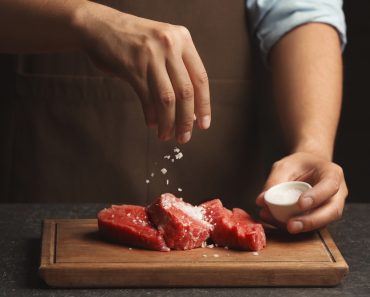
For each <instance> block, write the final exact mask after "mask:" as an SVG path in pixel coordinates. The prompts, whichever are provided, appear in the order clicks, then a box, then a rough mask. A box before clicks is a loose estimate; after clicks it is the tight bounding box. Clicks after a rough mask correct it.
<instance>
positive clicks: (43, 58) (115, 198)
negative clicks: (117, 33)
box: [3, 0, 262, 207]
mask: <svg viewBox="0 0 370 297" xmlns="http://www.w3.org/2000/svg"><path fill="white" fill-rule="evenodd" d="M102 3H104V4H106V5H108V6H111V7H114V8H116V9H118V10H121V11H124V12H127V13H131V14H134V15H137V16H141V17H144V18H149V19H154V20H158V21H163V22H169V23H172V24H179V25H184V26H186V27H187V28H188V29H189V30H190V32H191V34H192V37H193V40H194V43H195V46H196V47H197V49H198V51H199V54H200V56H201V58H202V60H203V62H204V64H205V67H206V69H207V72H208V75H209V78H210V87H211V99H212V116H213V118H212V127H211V129H210V130H208V131H199V130H196V131H195V132H194V135H193V138H192V140H191V142H190V143H188V144H186V145H183V146H180V149H181V151H182V153H183V155H184V157H183V158H182V159H180V160H176V161H175V162H171V160H167V159H164V158H163V156H164V155H167V154H171V156H173V154H174V152H173V148H174V147H175V146H176V143H175V142H169V143H161V142H159V140H158V139H157V137H156V133H155V131H153V130H150V129H147V128H146V126H145V124H144V117H143V115H142V110H141V106H140V102H139V99H138V98H137V96H136V94H135V93H134V92H133V90H132V89H131V87H130V86H129V85H128V84H127V83H126V82H123V81H122V80H120V79H117V78H112V77H108V76H106V75H104V74H102V73H101V72H100V71H98V70H97V69H96V68H95V67H94V66H93V65H92V64H91V62H90V61H89V60H88V58H87V57H86V56H85V55H84V54H83V53H54V54H42V55H23V56H21V57H19V59H18V65H17V69H18V73H17V78H16V96H15V101H14V104H13V114H14V117H13V126H14V133H13V136H12V145H11V147H12V149H11V156H10V155H9V158H11V160H12V161H11V162H10V163H11V166H10V170H9V177H7V178H8V180H9V191H8V197H7V198H3V200H8V201H12V202H115V203H138V204H145V203H147V202H148V201H151V200H152V199H153V198H155V196H156V195H158V194H159V193H161V192H173V193H175V194H177V195H180V196H182V197H184V198H185V199H187V200H189V201H192V202H194V203H198V202H200V201H204V200H206V199H209V198H213V197H220V198H222V199H223V200H224V201H225V202H226V205H229V206H239V207H248V206H250V205H254V199H255V196H256V194H257V192H258V190H259V189H260V187H261V181H262V168H261V161H260V156H259V152H260V147H259V141H258V129H257V128H258V127H257V123H258V121H257V116H256V113H255V112H254V104H255V103H254V102H253V101H252V100H251V96H250V94H251V72H250V67H249V66H250V49H249V39H248V31H247V22H246V9H245V0H233V1H230V0H220V1H214V0H155V1H153V0H117V1H113V0H112V1H104V2H102ZM172 158H173V157H172ZM162 168H166V169H167V170H168V172H167V173H166V174H165V175H163V174H162V173H161V172H160V169H162ZM151 173H154V177H151ZM146 179H149V180H150V182H149V184H147V183H146ZM167 179H168V180H169V184H168V185H167V184H166V180H167ZM178 188H182V190H183V191H182V192H178Z"/></svg>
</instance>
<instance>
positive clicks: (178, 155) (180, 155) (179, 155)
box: [175, 153, 184, 159]
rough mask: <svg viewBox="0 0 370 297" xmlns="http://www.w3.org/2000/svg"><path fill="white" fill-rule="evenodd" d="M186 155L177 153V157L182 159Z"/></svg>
mask: <svg viewBox="0 0 370 297" xmlns="http://www.w3.org/2000/svg"><path fill="white" fill-rule="evenodd" d="M183 156H184V155H183V154H182V153H178V154H176V155H175V158H176V159H181V158H182V157H183Z"/></svg>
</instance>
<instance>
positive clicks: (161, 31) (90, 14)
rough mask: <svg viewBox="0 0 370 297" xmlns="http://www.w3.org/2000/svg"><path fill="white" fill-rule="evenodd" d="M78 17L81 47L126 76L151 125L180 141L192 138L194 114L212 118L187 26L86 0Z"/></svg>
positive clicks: (202, 121) (201, 120)
mask: <svg viewBox="0 0 370 297" xmlns="http://www.w3.org/2000/svg"><path fill="white" fill-rule="evenodd" d="M78 19H79V23H80V24H81V25H80V27H81V28H82V30H81V31H82V32H83V36H84V43H83V44H84V45H83V47H84V49H85V51H86V52H87V54H88V55H89V57H90V58H91V60H92V61H93V62H94V63H95V64H96V65H97V66H98V67H99V68H100V69H102V70H104V71H106V72H109V73H111V74H113V75H115V76H118V77H121V78H123V79H125V80H127V81H128V82H129V83H130V84H131V85H132V87H133V88H134V89H135V91H136V93H137V94H138V96H139V98H140V101H141V104H142V108H143V111H144V116H145V121H146V123H147V125H148V126H149V127H157V128H158V137H159V138H160V139H161V140H163V141H166V140H169V139H170V138H172V136H173V134H174V133H175V135H176V139H177V142H179V143H180V144H183V143H186V142H188V141H189V140H190V138H191V134H192V129H193V122H194V114H195V116H196V120H197V123H198V127H199V128H201V129H208V127H209V126H210V122H211V107H210V94H209V83H208V78H207V73H206V70H205V68H204V65H203V63H202V60H201V58H200V57H199V55H198V53H197V50H196V48H195V46H194V44H193V41H192V38H191V35H190V33H189V31H188V30H187V29H186V28H185V27H182V26H175V25H171V24H167V23H161V22H156V21H152V20H148V19H144V18H139V17H136V16H133V15H129V14H125V13H122V12H119V11H117V10H114V9H112V8H109V7H106V6H103V5H100V4H96V3H93V2H90V1H86V5H85V7H84V8H83V9H82V10H81V14H80V17H79V18H78Z"/></svg>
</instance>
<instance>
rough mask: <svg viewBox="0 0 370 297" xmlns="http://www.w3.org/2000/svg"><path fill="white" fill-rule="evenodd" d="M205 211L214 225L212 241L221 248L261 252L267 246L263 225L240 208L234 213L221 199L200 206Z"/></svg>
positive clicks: (206, 216)
mask: <svg viewBox="0 0 370 297" xmlns="http://www.w3.org/2000/svg"><path fill="white" fill-rule="evenodd" d="M200 206H201V207H203V208H204V209H205V219H206V220H207V221H208V222H209V223H211V224H212V225H213V229H212V231H211V239H212V240H213V242H214V243H216V244H217V245H219V246H227V247H229V248H234V249H241V250H252V251H259V250H262V249H263V248H264V247H265V246H266V236H265V232H264V230H263V227H262V225H261V224H257V223H256V222H255V221H253V219H252V218H251V216H250V215H249V214H248V213H246V212H245V211H244V210H242V209H240V208H234V209H233V210H232V211H231V210H229V209H227V208H225V207H223V205H222V202H221V201H220V200H219V199H214V200H211V201H207V202H205V203H203V204H201V205H200Z"/></svg>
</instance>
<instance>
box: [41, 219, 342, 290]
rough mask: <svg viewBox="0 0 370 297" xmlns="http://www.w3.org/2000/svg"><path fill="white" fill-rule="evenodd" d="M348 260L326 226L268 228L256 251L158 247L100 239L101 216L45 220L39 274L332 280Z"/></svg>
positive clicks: (137, 283) (68, 278)
mask: <svg viewBox="0 0 370 297" xmlns="http://www.w3.org/2000/svg"><path fill="white" fill-rule="evenodd" d="M347 272H348V265H347V263H346V262H345V260H344V259H343V257H342V255H341V254H340V252H339V250H338V248H337V247H336V245H335V243H334V241H333V239H332V237H331V236H330V234H329V232H328V231H327V230H326V229H322V230H320V231H317V232H314V233H310V234H304V235H298V236H297V235H296V236H292V235H287V234H282V233H279V232H277V231H271V232H268V233H267V247H266V248H265V249H264V250H262V251H260V252H258V253H253V252H246V251H234V250H227V249H224V248H199V249H194V250H190V251H171V252H156V251H148V250H141V249H136V248H129V247H125V246H122V245H118V244H114V243H110V242H106V241H104V240H102V239H101V238H100V236H99V233H98V227H97V221H96V220H95V219H91V220H86V219H85V220H45V221H44V224H43V238H42V255H41V266H40V274H41V277H42V278H43V279H44V280H45V282H46V283H47V284H48V285H50V286H54V287H148V286H150V287H205V286H209V287H229V286H230V287H231V286H238V287H243V286H333V285H336V284H338V283H340V281H341V280H342V278H343V277H344V276H345V275H346V274H347Z"/></svg>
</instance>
